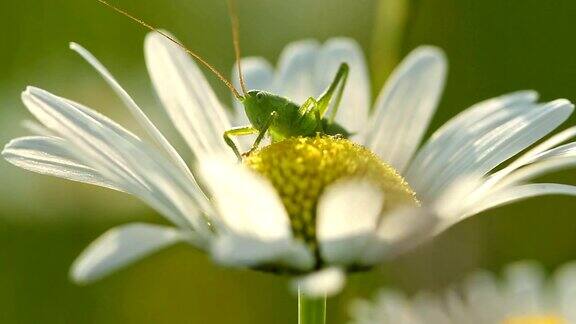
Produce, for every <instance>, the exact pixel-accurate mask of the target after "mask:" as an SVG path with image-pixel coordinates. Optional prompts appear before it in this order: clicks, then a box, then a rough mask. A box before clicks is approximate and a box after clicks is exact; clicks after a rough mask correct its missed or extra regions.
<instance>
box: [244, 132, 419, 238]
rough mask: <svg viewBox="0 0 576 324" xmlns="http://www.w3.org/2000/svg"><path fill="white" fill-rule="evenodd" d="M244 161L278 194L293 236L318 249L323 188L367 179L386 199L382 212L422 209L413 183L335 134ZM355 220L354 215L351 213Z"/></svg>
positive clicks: (279, 146)
mask: <svg viewBox="0 0 576 324" xmlns="http://www.w3.org/2000/svg"><path fill="white" fill-rule="evenodd" d="M243 163H244V164H245V165H246V166H248V167H249V168H251V169H253V170H255V171H256V172H258V173H260V174H262V175H264V176H265V177H266V178H268V180H270V181H271V182H272V185H273V186H274V188H275V189H276V190H277V191H278V194H279V195H280V198H281V199H282V202H283V203H284V206H285V208H286V210H287V212H288V214H289V216H290V220H291V224H292V229H293V232H294V235H295V236H296V237H298V238H301V239H303V240H305V242H306V243H307V244H309V245H310V247H311V248H312V249H315V248H316V239H315V233H316V225H315V224H316V205H317V203H318V198H319V197H320V195H321V194H322V192H323V191H324V189H325V188H326V187H327V186H328V185H330V184H332V183H333V182H335V181H336V180H339V179H342V178H345V177H355V178H365V179H366V180H367V181H372V182H373V183H374V184H376V185H378V186H379V187H380V188H381V189H382V191H383V193H384V194H385V195H386V200H385V201H386V204H385V206H384V210H383V212H385V211H386V210H390V209H393V208H395V207H398V206H400V205H406V204H408V205H418V201H417V200H416V195H415V194H414V192H413V191H412V189H411V188H410V186H409V185H408V183H407V182H406V181H405V180H404V179H403V178H402V177H401V176H400V175H399V174H398V172H396V170H394V168H392V167H391V166H390V165H388V164H386V163H384V162H383V161H382V160H380V159H379V158H378V157H377V156H376V155H375V154H374V153H372V152H371V151H370V150H368V149H366V148H364V147H362V146H360V145H357V144H354V143H353V142H351V141H349V140H347V139H343V138H339V137H333V136H316V137H294V138H289V139H286V140H283V141H281V142H277V143H273V144H271V145H268V146H266V147H264V148H262V149H260V150H257V151H254V152H252V153H250V154H249V155H248V156H246V157H245V158H244V160H243ZM351 217H353V215H351Z"/></svg>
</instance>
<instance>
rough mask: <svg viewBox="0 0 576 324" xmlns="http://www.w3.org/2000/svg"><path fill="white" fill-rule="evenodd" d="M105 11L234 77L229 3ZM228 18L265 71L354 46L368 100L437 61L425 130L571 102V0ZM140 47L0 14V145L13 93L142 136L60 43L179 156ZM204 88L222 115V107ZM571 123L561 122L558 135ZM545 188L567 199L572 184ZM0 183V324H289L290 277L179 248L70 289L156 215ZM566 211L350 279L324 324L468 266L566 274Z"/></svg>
mask: <svg viewBox="0 0 576 324" xmlns="http://www.w3.org/2000/svg"><path fill="white" fill-rule="evenodd" d="M399 1H400V2H399ZM115 3H117V4H120V5H121V6H123V7H125V8H129V9H130V10H131V11H133V12H134V13H136V14H137V15H139V16H141V17H145V18H146V19H147V20H149V21H151V22H153V23H154V24H156V25H159V26H162V27H163V28H166V29H168V30H170V31H172V32H173V33H174V34H176V35H177V36H178V37H179V38H180V39H182V40H183V41H185V43H187V44H189V45H190V47H192V48H194V49H197V51H198V52H199V53H201V54H202V55H204V56H205V57H206V58H207V59H208V60H209V61H210V62H212V63H213V64H214V65H216V66H217V67H218V68H220V69H222V70H224V71H229V70H230V68H231V65H232V63H233V52H232V46H231V41H230V32H229V22H228V17H227V14H226V7H225V3H224V0H171V1H160V0H147V1H136V0H122V1H116V2H115ZM404 9H405V10H404ZM239 11H240V18H241V29H242V30H241V34H242V36H241V38H242V47H243V51H244V54H245V55H260V56H264V57H266V58H268V59H269V60H270V61H271V62H275V61H276V58H277V56H278V54H279V52H280V51H281V49H282V47H283V46H284V45H286V44H287V43H288V42H290V41H293V40H298V39H302V38H311V37H312V38H317V39H320V40H325V39H327V38H329V37H331V36H349V37H353V38H354V39H356V40H357V41H358V42H359V43H360V44H361V45H362V47H363V48H364V49H365V51H366V55H367V57H368V59H369V61H370V62H371V64H372V66H373V67H374V69H373V70H372V73H373V77H374V80H376V81H375V84H374V87H375V89H379V88H380V86H381V84H382V80H384V78H385V76H386V74H387V73H388V71H389V67H390V65H391V64H392V63H394V62H395V61H396V60H397V59H398V57H399V55H404V54H405V53H407V52H408V51H409V50H410V49H412V48H414V47H416V46H418V45H420V44H434V45H438V46H440V47H442V48H444V50H445V51H446V52H447V54H448V57H449V61H450V74H449V79H448V84H447V88H446V92H445V96H444V98H443V100H442V103H441V106H440V108H439V113H438V114H437V115H436V116H435V118H434V122H433V127H432V128H433V129H434V128H436V127H438V125H440V124H441V123H443V122H444V121H446V120H447V119H448V118H450V116H453V115H454V114H456V113H457V112H459V111H461V110H462V109H464V108H465V107H467V106H469V105H471V104H473V103H475V102H477V101H479V100H481V99H485V98H488V97H492V96H496V95H500V94H503V93H505V92H509V91H513V90H519V89H536V90H538V91H540V93H541V94H542V97H543V99H546V100H548V99H554V98H558V97H565V98H568V99H572V100H575V99H576V98H575V93H576V92H575V91H576V89H575V85H576V59H575V58H574V54H573V52H574V51H575V50H576V43H575V42H574V32H575V31H576V22H575V21H574V19H573V16H574V14H575V13H576V1H573V0H554V1H541V0H508V1H502V0H483V1H478V0H419V1H409V0H383V1H377V0H354V1H352V0H314V1H312V0H291V1H280V0H277V1H272V0H240V1H239ZM397 32H402V35H400V34H397ZM144 34H145V33H144V31H143V30H142V29H141V28H140V27H138V26H136V25H134V24H132V23H131V22H129V21H128V20H126V19H125V18H123V17H120V16H118V15H116V14H114V13H112V12H110V11H109V10H106V9H105V8H103V7H102V6H100V5H98V4H97V3H96V1H95V0H78V1H72V0H22V1H3V4H2V9H1V10H0V44H1V45H2V50H1V51H0V127H1V128H0V129H1V132H0V142H1V143H6V142H7V141H8V140H9V139H10V138H12V137H15V136H18V135H23V134H25V133H26V132H25V131H24V130H22V129H21V128H20V127H19V122H20V121H21V120H23V119H25V118H28V117H29V116H28V114H27V113H26V111H25V109H24V107H23V105H22V104H21V103H20V100H19V94H20V92H21V91H22V90H23V89H24V87H25V86H26V85H29V84H32V85H36V86H40V87H42V88H45V89H47V90H50V91H53V92H55V93H57V94H60V95H62V96H66V97H69V98H72V99H75V100H78V101H80V102H83V103H85V104H87V105H89V106H91V107H94V108H96V109H98V110H99V111H102V112H104V113H105V114H107V115H109V116H111V117H112V118H114V119H116V120H118V121H120V122H121V123H122V124H124V125H126V126H127V127H129V128H131V129H134V130H137V129H138V128H137V127H135V126H136V125H135V122H134V121H133V120H132V119H131V118H130V117H129V116H128V113H127V110H126V109H125V108H124V107H123V106H122V105H121V104H120V102H119V101H118V100H117V99H116V98H115V96H114V95H113V93H112V92H111V91H110V89H108V88H107V87H106V85H105V84H104V83H103V81H102V80H100V78H99V77H98V76H97V75H96V73H95V72H93V71H92V70H91V68H90V67H89V66H87V65H86V64H85V63H84V62H82V61H81V59H80V58H79V57H77V56H76V55H75V54H73V53H72V52H71V51H70V50H68V42H69V41H76V42H78V43H80V44H82V45H84V46H85V47H87V48H88V49H90V50H91V51H93V53H94V54H95V55H96V56H97V57H99V58H100V59H101V60H102V61H103V62H104V63H105V64H106V65H107V66H108V68H109V69H110V70H111V71H112V72H113V73H114V74H115V75H116V76H117V77H118V79H119V80H120V81H121V83H122V84H123V85H124V86H125V87H126V89H127V90H128V91H129V92H130V93H132V94H133V95H134V96H135V97H136V98H137V101H138V102H139V103H140V104H141V105H142V106H143V107H144V109H145V110H146V111H147V112H148V113H149V115H150V116H151V117H152V118H153V119H154V120H155V121H157V123H158V124H159V126H160V127H161V129H162V130H163V131H165V132H166V133H167V134H168V135H169V136H171V138H173V139H174V141H175V142H177V143H179V145H180V146H182V144H181V142H178V137H177V136H176V134H175V133H174V131H173V129H171V127H170V125H169V123H168V122H167V119H166V117H165V116H164V115H163V113H162V111H161V108H160V107H159V104H158V103H157V101H156V99H155V97H154V95H153V92H152V89H151V86H150V83H149V79H148V77H147V75H146V71H145V66H144V62H143V53H142V41H143V37H144ZM398 36H402V38H401V39H398ZM214 85H215V86H216V88H217V89H218V91H219V93H220V95H221V98H222V100H223V101H225V102H226V103H228V102H229V94H227V93H226V91H225V89H223V87H222V86H221V85H220V84H218V83H216V82H214ZM575 122H576V119H575V118H571V119H570V120H569V122H568V123H567V125H569V124H574V123H575ZM564 127H565V126H564ZM546 180H548V181H559V182H564V183H571V184H575V183H576V171H565V172H559V173H556V174H553V175H550V176H547V177H546ZM0 184H1V186H0V206H1V208H0V322H1V323H295V322H296V300H295V298H294V296H292V295H291V294H289V292H288V290H287V287H286V286H287V280H286V279H285V278H281V277H275V276H271V275H266V274H260V273H256V272H250V271H240V270H233V269H223V268H220V267H218V266H215V265H213V264H212V263H211V261H210V260H209V259H208V258H207V257H206V256H205V255H203V254H202V253H199V252H197V251H195V250H193V249H191V248H189V247H187V246H184V245H179V246H175V247H172V248H169V249H167V250H165V251H162V252H161V253H158V254H156V255H154V256H153V257H150V258H148V259H145V260H144V261H142V262H140V263H138V264H136V265H134V266H131V267H129V268H127V269H125V270H123V271H121V272H119V273H117V274H114V275H112V276H110V277H108V278H106V279H104V280H102V281H100V282H97V283H95V284H92V285H90V286H86V287H78V286H75V285H73V284H72V283H70V282H69V281H68V277H67V271H68V267H69V266H70V264H71V262H72V261H73V260H74V258H75V257H76V255H77V254H78V253H79V252H80V251H81V250H82V249H83V248H84V247H85V246H86V245H87V244H88V243H89V242H90V241H91V240H93V239H94V238H96V237H97V236H98V235H99V234H101V233H102V232H103V231H105V230H106V229H108V228H110V227H112V226H114V225H117V224H122V223H126V222H129V221H134V220H140V221H151V222H161V221H162V220H161V218H160V216H159V215H157V214H156V213H155V212H153V211H152V210H151V209H149V208H148V207H146V206H144V205H143V204H142V203H140V202H139V201H137V200H136V199H134V198H131V197H128V196H126V195H122V194H119V193H115V192H111V191H107V190H104V189H99V188H94V187H90V186H88V185H82V184H76V183H70V182H66V181H64V180H59V179H53V178H48V177H44V176H40V175H36V174H31V173H28V172H25V171H22V170H20V169H17V168H15V167H12V166H11V165H9V164H8V163H6V162H4V161H0ZM575 207H576V199H571V198H567V197H544V198H538V199H534V200H530V201H527V202H522V203H520V204H516V205H513V206H508V207H505V208H501V209H498V210H496V211H490V212H487V213H484V214H482V215H479V216H477V217H474V218H472V219H470V220H468V221H465V222H463V223H462V224H459V225H457V226H456V227H455V228H453V229H451V230H450V231H448V232H447V233H445V234H443V235H442V236H441V237H439V238H438V239H437V240H435V241H434V242H432V243H431V244H428V245H426V246H423V247H421V248H419V249H418V250H416V251H414V252H412V253H410V254H409V255H406V256H404V257H402V258H401V259H398V260H396V261H394V262H390V263H388V264H385V265H384V266H383V267H382V269H379V270H378V271H375V272H372V273H370V274H362V275H355V276H353V277H352V278H351V280H350V282H349V284H348V286H347V288H346V290H345V291H344V293H343V294H342V295H341V296H339V297H337V298H334V299H332V300H331V301H330V302H329V322H330V323H344V322H345V321H346V304H347V302H348V301H349V300H350V299H351V298H354V297H358V296H369V295H370V294H372V293H373V292H374V289H375V287H378V286H380V285H387V286H391V287H397V288H399V289H402V290H405V291H407V292H413V291H415V290H416V289H419V288H426V289H438V288H440V287H443V286H445V285H447V284H448V283H450V282H451V281H452V280H454V279H458V278H459V277H461V276H463V275H464V274H465V273H467V272H468V271H470V270H472V269H474V268H477V267H483V268H488V269H492V270H499V269H500V268H501V267H502V266H503V265H504V264H506V263H507V262H510V261H515V260H520V259H537V260H540V261H541V262H543V264H544V265H545V266H546V267H547V268H548V269H553V268H554V267H555V266H557V265H559V264H561V263H563V262H566V261H568V260H572V259H576V217H575V215H574V211H573V210H574V209H575Z"/></svg>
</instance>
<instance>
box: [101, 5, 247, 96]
mask: <svg viewBox="0 0 576 324" xmlns="http://www.w3.org/2000/svg"><path fill="white" fill-rule="evenodd" d="M97 1H98V2H100V3H101V4H103V5H105V6H106V7H108V8H110V9H112V10H114V11H116V12H117V13H119V14H121V15H123V16H126V17H128V18H130V19H131V20H133V21H135V22H136V23H138V24H139V25H142V26H144V27H146V28H148V29H149V30H151V31H153V32H156V33H158V34H160V35H162V36H164V37H166V39H168V40H169V41H171V42H172V43H174V44H176V45H178V46H179V47H180V48H182V49H183V50H184V51H185V52H186V53H188V54H189V55H190V56H192V57H193V58H194V59H196V60H197V61H198V62H200V63H201V64H202V65H204V66H205V67H207V68H208V69H209V70H210V71H211V72H212V73H214V74H215V75H216V76H217V77H218V79H220V81H222V82H224V84H225V85H226V87H228V89H230V91H232V94H233V95H234V97H236V98H237V99H242V96H241V95H240V93H239V92H238V90H236V88H234V86H233V85H232V83H231V82H230V81H228V79H226V78H225V77H224V76H223V75H222V73H220V72H218V70H216V68H214V67H213V66H212V65H210V64H209V63H208V62H207V61H206V60H205V59H203V58H202V57H201V56H200V55H198V54H196V53H195V52H193V51H192V50H190V49H188V48H187V47H186V46H185V45H184V44H182V43H181V42H179V41H178V40H176V39H175V38H174V37H172V36H170V35H168V34H167V33H165V32H163V31H161V30H159V29H157V28H156V27H154V26H152V25H150V24H149V23H147V22H145V21H143V20H142V19H139V18H136V16H134V15H132V14H130V13H128V12H127V11H126V10H124V9H120V8H118V7H116V6H114V5H112V4H110V3H109V2H107V1H105V0H97ZM240 78H242V77H240ZM243 89H244V88H243Z"/></svg>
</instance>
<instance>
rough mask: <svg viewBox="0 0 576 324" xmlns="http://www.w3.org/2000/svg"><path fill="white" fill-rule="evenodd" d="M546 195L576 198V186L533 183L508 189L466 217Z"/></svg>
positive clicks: (493, 195) (492, 197)
mask: <svg viewBox="0 0 576 324" xmlns="http://www.w3.org/2000/svg"><path fill="white" fill-rule="evenodd" d="M544 195H568V196H576V186H570V185H564V184H557V183H531V184H526V185H520V186H516V187H511V188H506V189H504V190H501V191H499V192H497V193H494V194H491V195H490V196H488V197H486V198H485V200H484V201H483V202H481V203H479V204H477V205H476V206H474V207H475V208H474V211H473V212H470V213H469V214H467V215H466V217H468V216H472V215H475V214H478V213H480V212H482V211H485V210H488V209H491V208H495V207H499V206H503V205H507V204H511V203H513V202H517V201H520V200H524V199H528V198H532V197H538V196H544Z"/></svg>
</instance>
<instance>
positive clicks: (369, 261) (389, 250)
mask: <svg viewBox="0 0 576 324" xmlns="http://www.w3.org/2000/svg"><path fill="white" fill-rule="evenodd" d="M438 222H439V219H438V218H437V216H436V214H435V213H434V211H433V210H428V209H426V208H424V207H421V208H418V207H412V208H410V207H408V208H400V209H396V210H393V211H391V212H387V213H385V214H384V215H383V216H382V220H381V221H380V223H379V224H378V227H377V229H376V232H375V233H374V235H373V236H372V238H371V241H370V243H369V244H367V246H366V249H365V250H364V251H363V252H362V254H361V255H360V256H359V257H360V263H361V264H364V265H374V264H377V263H379V262H382V261H383V260H385V259H390V258H392V257H395V256H397V255H398V254H400V253H403V252H406V251H408V250H410V249H411V248H413V247H415V246H417V245H418V244H420V243H422V242H423V241H425V240H427V239H430V238H431V237H432V236H433V235H434V234H435V233H434V231H433V228H434V227H435V226H436V225H437V224H438Z"/></svg>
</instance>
